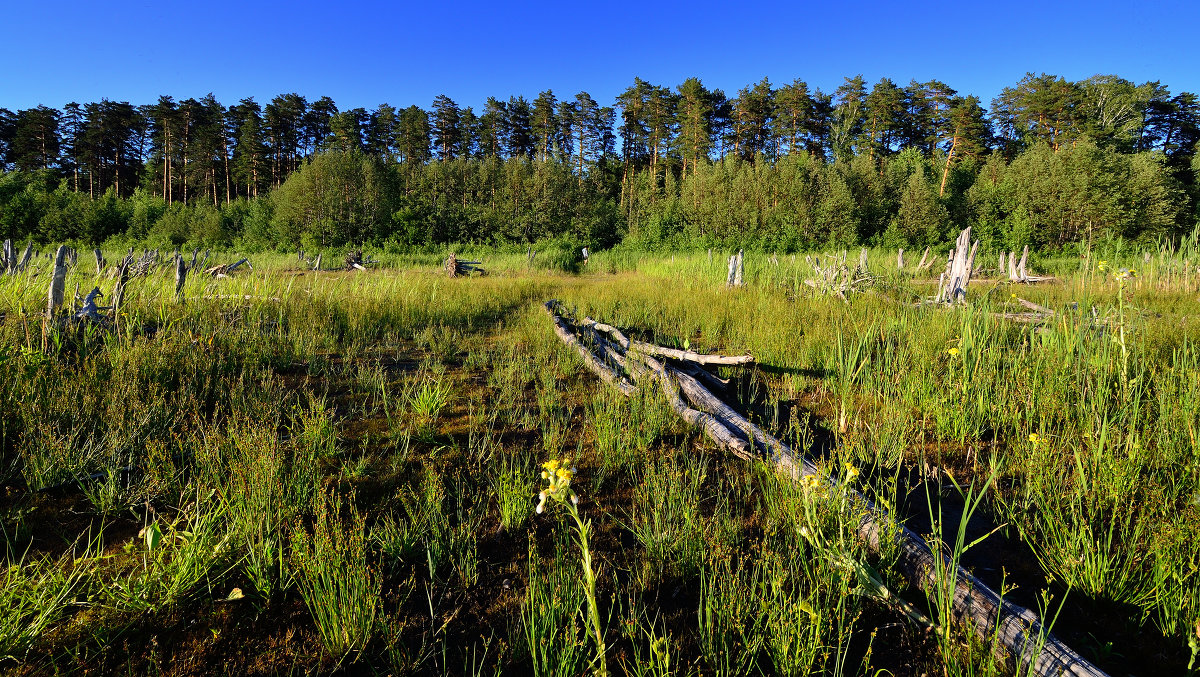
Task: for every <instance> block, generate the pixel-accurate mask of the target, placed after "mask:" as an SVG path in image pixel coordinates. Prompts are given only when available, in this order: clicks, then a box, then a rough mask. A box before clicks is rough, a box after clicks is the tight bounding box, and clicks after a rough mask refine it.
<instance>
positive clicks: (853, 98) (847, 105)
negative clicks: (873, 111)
mask: <svg viewBox="0 0 1200 677" xmlns="http://www.w3.org/2000/svg"><path fill="white" fill-rule="evenodd" d="M834 99H835V100H836V103H835V105H834V109H833V120H832V124H831V125H830V130H829V146H830V152H831V153H832V155H833V157H834V158H835V159H838V160H849V159H850V158H851V157H852V156H853V155H854V151H855V144H856V143H857V142H858V140H859V137H860V136H861V135H862V130H863V128H864V127H865V125H866V99H867V83H866V81H865V80H863V77H862V76H861V75H856V76H854V77H853V78H846V79H845V82H843V83H842V86H841V87H838V88H837V91H835V92H834Z"/></svg>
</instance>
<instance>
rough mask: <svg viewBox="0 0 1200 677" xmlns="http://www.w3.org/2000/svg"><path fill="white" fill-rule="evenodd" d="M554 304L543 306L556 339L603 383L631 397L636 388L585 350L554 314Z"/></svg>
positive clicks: (564, 322)
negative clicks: (575, 353) (571, 351)
mask: <svg viewBox="0 0 1200 677" xmlns="http://www.w3.org/2000/svg"><path fill="white" fill-rule="evenodd" d="M553 304H554V302H552V301H547V302H546V304H545V308H546V312H547V313H549V314H550V318H551V319H552V320H553V321H554V333H555V334H558V338H560V339H562V341H563V343H566V344H567V345H569V346H571V347H573V348H575V350H576V351H577V352H578V353H579V356H580V357H582V358H583V363H584V364H585V365H587V367H588V369H591V370H592V371H593V372H594V373H595V374H596V375H597V376H599V377H600V378H601V380H603V381H604V382H605V383H608V384H610V385H613V386H614V387H616V388H617V389H618V390H620V391H621V392H622V393H624V394H626V395H632V394H633V393H635V392H637V387H636V386H634V385H633V384H632V383H630V382H629V380H628V379H626V378H625V377H624V376H622V375H621V374H618V373H617V371H616V370H615V369H613V368H612V367H610V366H608V365H607V364H605V363H604V361H603V360H601V359H600V358H598V357H596V355H595V354H594V353H593V352H592V351H590V350H588V349H587V347H586V346H584V345H583V344H582V343H581V342H580V341H579V337H578V336H576V335H575V333H574V332H573V331H571V328H570V327H569V326H568V325H567V321H566V320H565V319H564V318H562V317H560V316H559V315H558V314H557V313H556V312H554V305H553Z"/></svg>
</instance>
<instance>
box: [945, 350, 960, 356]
mask: <svg viewBox="0 0 1200 677" xmlns="http://www.w3.org/2000/svg"><path fill="white" fill-rule="evenodd" d="M946 354H947V355H949V356H950V357H958V348H947V349H946Z"/></svg>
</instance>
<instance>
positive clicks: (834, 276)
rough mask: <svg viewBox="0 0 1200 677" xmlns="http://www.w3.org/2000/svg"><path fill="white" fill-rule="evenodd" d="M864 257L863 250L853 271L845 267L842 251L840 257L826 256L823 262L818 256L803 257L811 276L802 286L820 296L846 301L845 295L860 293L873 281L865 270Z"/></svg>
mask: <svg viewBox="0 0 1200 677" xmlns="http://www.w3.org/2000/svg"><path fill="white" fill-rule="evenodd" d="M866 255H867V250H865V249H864V250H862V252H860V253H859V256H858V265H857V266H856V267H855V268H853V269H851V268H850V267H849V266H847V265H846V252H844V251H843V252H842V253H841V254H840V255H839V254H827V255H825V259H824V260H822V259H821V257H820V256H805V257H804V260H805V261H806V262H808V265H810V266H812V269H813V276H812V277H810V278H808V279H806V280H805V281H804V284H806V285H808V286H809V287H811V288H813V289H814V290H816V291H817V292H818V293H820V294H824V295H830V296H836V297H838V298H840V299H841V300H843V301H847V300H848V299H847V298H846V295H847V294H849V293H851V292H856V291H861V289H862V287H863V286H864V285H866V284H868V283H871V282H872V281H873V280H874V279H875V278H874V276H873V275H871V273H870V271H868V270H867V262H866Z"/></svg>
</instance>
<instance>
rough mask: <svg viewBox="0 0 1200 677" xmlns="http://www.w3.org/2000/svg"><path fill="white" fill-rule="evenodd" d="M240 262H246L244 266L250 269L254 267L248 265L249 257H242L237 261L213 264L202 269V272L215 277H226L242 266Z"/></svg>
mask: <svg viewBox="0 0 1200 677" xmlns="http://www.w3.org/2000/svg"><path fill="white" fill-rule="evenodd" d="M242 264H246V267H247V268H250V269H251V270H253V269H254V266H252V265H250V260H249V259H246V258H242V259H238V260H237V261H235V262H233V263H226V264H224V265H220V266H213V267H212V268H208V269H206V270H205V271H204V273H205V274H206V275H211V276H213V277H217V278H221V277H226V276H227V275H229V274H230V273H232V272H233V271H235V270H237V269H238V268H240V267H241V266H242Z"/></svg>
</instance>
